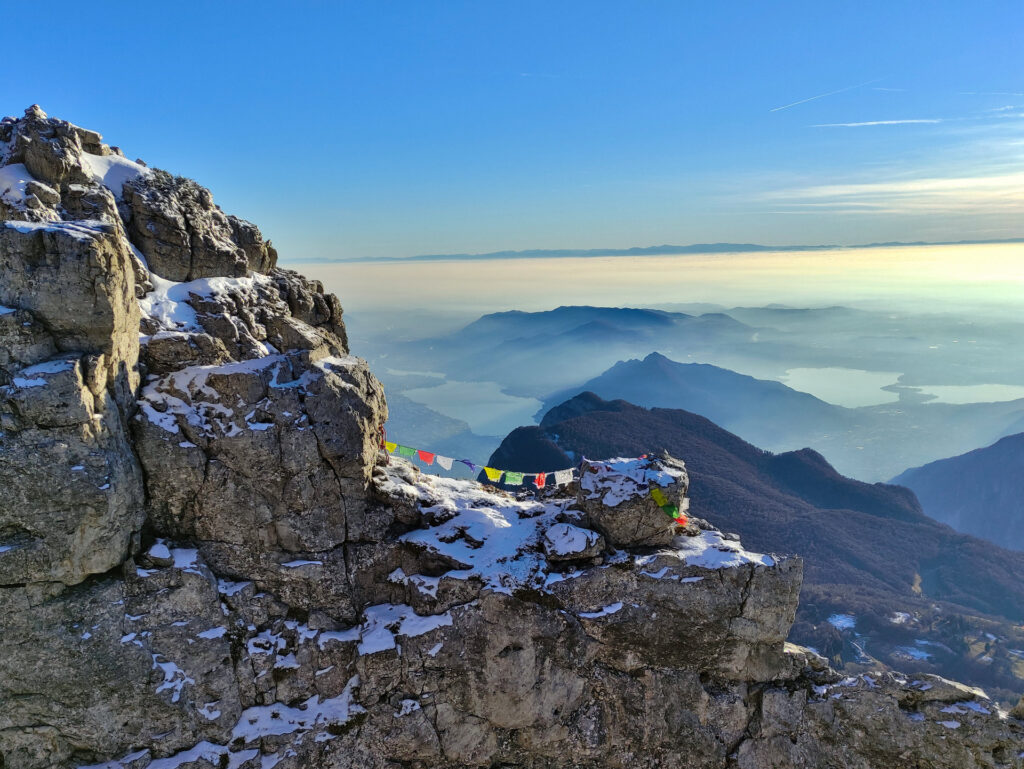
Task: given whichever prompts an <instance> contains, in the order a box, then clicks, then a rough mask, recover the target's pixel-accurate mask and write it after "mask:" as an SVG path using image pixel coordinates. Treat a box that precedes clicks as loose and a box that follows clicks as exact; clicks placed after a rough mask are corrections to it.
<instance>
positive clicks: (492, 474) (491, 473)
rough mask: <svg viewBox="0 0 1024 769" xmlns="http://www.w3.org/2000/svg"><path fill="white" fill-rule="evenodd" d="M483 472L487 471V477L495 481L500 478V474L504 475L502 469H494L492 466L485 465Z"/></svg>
mask: <svg viewBox="0 0 1024 769" xmlns="http://www.w3.org/2000/svg"><path fill="white" fill-rule="evenodd" d="M484 472H485V473H487V479H488V480H490V481H494V482H495V483H497V482H498V481H500V480H501V476H502V475H504V473H503V471H501V470H495V469H494V468H493V467H485V468H484Z"/></svg>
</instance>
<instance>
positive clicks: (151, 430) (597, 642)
mask: <svg viewBox="0 0 1024 769" xmlns="http://www.w3.org/2000/svg"><path fill="white" fill-rule="evenodd" d="M4 184H6V185H7V186H6V187H3V188H2V189H0V192H2V198H0V206H2V209H0V213H2V214H3V216H4V219H5V221H4V223H3V226H2V227H0V490H2V492H3V493H2V494H0V638H2V639H3V642H4V643H3V644H2V649H0V767H3V769H43V768H44V767H94V769H98V768H99V767H103V768H105V769H117V768H123V769H147V768H148V769H172V768H179V769H201V768H205V767H209V768H210V769H212V768H213V767H234V768H235V769H256V768H257V767H259V769H270V767H280V769H296V768H297V767H336V768H338V769H341V768H342V767H346V768H349V767H351V768H354V767H360V768H361V769H362V768H364V767H365V768H369V769H397V768H398V767H405V768H407V769H425V768H426V767H495V766H502V767H522V768H523V769H526V768H536V769H540V768H541V767H568V766H572V767H593V768H594V769H598V768H599V767H600V768H605V767H622V766H626V765H629V766H633V767H664V766H681V767H744V768H746V767H766V766H778V767H794V768H796V767H811V766H835V767H850V768H851V769H853V768H854V767H857V768H858V769H859V768H860V767H867V766H919V767H963V766H990V767H991V766H1017V767H1019V766H1021V763H1022V759H1021V751H1022V750H1024V745H1022V739H1024V725H1022V724H1021V723H1020V722H1019V721H1017V720H1014V719H1013V718H1011V717H1009V716H1007V715H1006V714H1004V713H1001V712H999V711H998V709H997V706H996V704H995V703H992V702H990V701H989V700H988V699H987V698H985V696H984V694H983V693H981V692H978V691H976V690H970V689H967V688H965V687H962V686H959V685H956V684H952V683H949V682H945V681H943V680H941V679H938V678H935V677H922V678H920V679H907V678H903V677H901V676H899V675H897V674H893V673H886V672H883V673H879V674H877V675H864V676H861V677H858V678H848V679H842V678H841V677H840V676H838V675H837V674H836V673H834V672H833V671H831V670H830V669H829V668H828V666H827V665H826V664H825V662H824V660H822V659H821V658H819V657H817V655H815V654H814V653H812V652H810V651H807V650H801V649H798V648H794V647H790V646H789V645H787V644H786V643H785V638H786V635H787V633H788V630H789V627H790V625H791V623H792V621H793V617H794V614H795V611H796V607H797V602H798V595H799V590H800V584H801V576H802V564H801V562H800V560H799V559H797V558H793V557H788V558H784V557H779V556H774V555H762V554H758V553H750V552H747V551H746V550H744V549H743V547H742V546H741V545H740V544H739V542H738V541H737V540H736V539H735V538H734V537H730V536H728V535H723V534H721V533H720V532H718V531H717V530H716V529H714V527H713V526H711V525H710V524H709V523H707V522H704V521H693V522H692V523H691V525H689V526H687V527H686V531H685V532H680V531H679V530H678V528H677V527H676V526H675V524H674V523H673V521H672V520H670V519H669V518H667V517H666V516H665V514H664V512H663V511H662V510H661V509H660V508H659V507H658V506H657V504H656V503H655V502H654V501H653V499H652V497H651V493H650V492H651V490H652V489H657V490H660V491H661V492H662V493H663V494H665V495H666V497H667V498H668V499H670V501H671V503H672V504H674V505H676V506H677V507H678V508H679V509H680V510H685V503H686V499H685V492H686V484H687V476H686V471H685V468H684V467H683V466H682V464H681V463H679V462H676V461H675V460H673V459H671V458H670V457H665V458H659V459H655V458H647V459H643V460H614V461H612V462H609V463H591V464H589V465H588V466H587V468H586V472H585V473H584V475H583V478H582V479H581V480H580V482H579V483H578V484H572V485H570V486H569V487H568V488H565V489H561V490H554V491H550V492H547V493H544V494H540V495H538V496H537V497H531V496H528V495H523V496H522V497H520V498H517V497H515V496H512V495H510V494H507V493H503V492H498V491H494V490H492V489H487V488H484V487H482V486H480V485H479V484H476V483H473V482H469V481H455V480H446V479H440V478H435V477H432V476H427V475H422V474H420V473H419V472H418V471H417V470H416V469H415V468H413V467H412V466H411V465H408V464H406V463H404V462H402V461H399V460H392V462H391V463H390V464H388V463H387V462H386V458H385V456H384V455H382V454H381V453H380V452H379V451H378V445H379V440H380V429H381V427H382V425H383V423H384V421H385V420H386V418H387V409H386V404H385V403H384V399H383V394H382V391H381V388H380V385H379V383H378V382H377V380H376V379H375V378H374V377H373V375H372V374H371V373H370V371H369V370H368V368H367V366H366V364H365V363H364V362H363V361H361V360H359V359H358V358H355V357H353V356H351V355H350V353H349V350H348V344H347V340H346V337H345V333H344V324H343V320H342V311H341V307H340V305H339V304H338V301H337V299H335V298H334V297H333V296H331V295H328V294H325V293H324V291H323V287H322V286H320V285H319V284H317V283H315V282H311V281H307V280H305V279H304V278H302V277H301V276H299V275H297V274H295V273H292V272H289V271H287V270H281V269H278V268H277V267H276V266H275V264H276V253H275V252H274V250H273V248H272V246H270V244H269V242H265V241H264V240H263V238H262V235H261V234H260V233H259V230H258V229H256V228H255V226H253V225H251V224H249V223H247V222H243V221H241V220H238V219H235V218H234V217H231V216H228V215H225V214H223V213H222V212H221V211H220V210H219V209H218V208H216V206H215V205H214V204H213V201H212V198H211V197H210V195H209V192H208V191H206V190H205V189H203V188H201V187H199V186H198V185H196V184H194V183H193V182H190V181H188V180H181V179H176V178H174V177H171V176H170V175H168V174H165V173H163V172H161V171H157V170H152V169H149V168H148V167H146V166H144V165H142V164H141V163H133V162H131V161H128V160H126V159H125V158H124V157H123V156H122V155H121V154H120V153H119V152H118V151H116V150H114V149H112V148H109V147H107V146H106V145H104V144H103V143H102V140H101V137H100V136H99V135H98V134H95V133H94V132H91V131H86V130H84V129H80V128H77V127H76V126H73V125H71V124H69V123H66V122H63V121H57V120H53V119H50V118H48V117H46V115H45V113H43V112H42V110H40V109H38V108H37V107H33V108H31V109H30V110H28V111H27V113H26V116H25V117H24V118H20V119H18V120H13V119H6V120H5V121H3V122H2V123H0V185H4Z"/></svg>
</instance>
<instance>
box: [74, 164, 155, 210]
mask: <svg viewBox="0 0 1024 769" xmlns="http://www.w3.org/2000/svg"><path fill="white" fill-rule="evenodd" d="M82 168H83V170H84V171H85V172H86V173H87V174H89V176H91V177H92V180H93V181H94V182H98V183H100V184H102V185H103V186H104V187H106V188H107V189H108V190H110V191H111V192H113V193H114V197H116V198H118V199H120V198H121V193H122V189H121V188H122V187H123V186H124V183H125V182H130V181H133V180H135V179H138V178H139V177H140V176H148V175H149V174H151V173H153V172H152V171H151V170H150V169H149V168H147V167H146V166H144V165H141V164H139V163H135V162H133V161H131V160H128V158H123V157H121V156H120V155H90V154H89V153H88V152H83V153H82Z"/></svg>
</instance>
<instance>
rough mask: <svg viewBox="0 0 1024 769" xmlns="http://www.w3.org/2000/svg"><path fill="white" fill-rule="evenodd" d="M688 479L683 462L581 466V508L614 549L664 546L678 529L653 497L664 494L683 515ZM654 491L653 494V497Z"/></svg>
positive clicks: (648, 461)
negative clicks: (615, 547)
mask: <svg viewBox="0 0 1024 769" xmlns="http://www.w3.org/2000/svg"><path fill="white" fill-rule="evenodd" d="M688 485H689V479H688V477H687V475H686V468H685V467H684V466H683V463H682V462H679V461H677V460H674V459H672V458H668V459H667V460H662V461H658V462H657V467H655V460H653V459H651V460H647V461H645V462H636V461H624V462H619V461H617V460H614V459H610V460H607V461H604V462H585V463H584V464H583V466H582V468H581V470H580V484H579V492H578V498H579V504H580V507H582V508H583V509H584V510H585V511H586V512H587V514H588V515H589V517H590V520H591V522H592V523H593V525H594V528H596V529H597V530H598V531H601V532H602V533H603V534H604V535H605V537H606V538H607V539H608V541H609V542H610V543H611V544H612V545H615V546H621V547H637V546H643V545H667V544H669V543H670V542H671V541H672V540H673V538H674V537H675V536H676V534H677V533H678V531H679V529H680V527H679V525H678V524H677V523H675V522H674V521H673V520H672V518H671V517H669V516H668V515H667V514H666V513H665V511H664V510H662V509H661V507H660V506H659V505H658V503H657V502H656V501H655V499H654V498H653V497H652V496H651V493H652V492H654V493H658V492H660V493H662V494H664V496H665V498H666V499H667V500H668V501H669V503H671V504H672V505H674V506H675V507H676V508H677V509H678V510H679V512H681V513H684V514H685V512H686V510H687V505H688V502H687V499H686V489H687V486H688ZM655 490H656V491H655Z"/></svg>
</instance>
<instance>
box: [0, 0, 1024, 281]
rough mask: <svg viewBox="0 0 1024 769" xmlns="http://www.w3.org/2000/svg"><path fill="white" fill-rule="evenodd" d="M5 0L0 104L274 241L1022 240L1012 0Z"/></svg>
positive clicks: (293, 248)
mask: <svg viewBox="0 0 1024 769" xmlns="http://www.w3.org/2000/svg"><path fill="white" fill-rule="evenodd" d="M8 6H9V7H5V8H4V27H5V29H6V30H8V31H9V32H11V33H12V34H10V35H8V39H6V40H5V55H6V56H7V58H8V60H9V61H11V62H19V64H18V66H17V68H16V70H13V71H12V73H11V75H12V76H11V77H6V78H4V80H3V83H2V84H0V94H2V95H3V104H4V106H3V110H2V111H3V112H4V113H5V114H19V113H20V112H21V110H23V109H24V108H25V107H27V106H28V105H29V104H31V103H33V102H38V103H40V104H41V105H42V106H43V108H44V109H46V110H47V111H48V112H49V113H50V114H52V115H56V116H59V117H62V118H65V119H68V120H71V121H72V122H76V123H78V124H80V125H84V126H87V127H91V128H95V129H98V130H100V131H102V132H104V133H105V135H106V137H107V138H108V140H109V141H111V142H113V143H115V144H118V145H120V146H121V147H122V148H123V149H124V150H125V152H126V153H127V154H128V155H129V157H132V158H135V157H139V156H141V157H142V158H143V159H145V160H146V161H147V162H149V163H150V164H152V165H156V166H159V167H164V168H167V169H170V170H172V171H174V172H175V173H180V174H183V175H187V176H191V177H194V178H196V179H198V180H199V181H201V182H202V183H203V184H205V185H207V186H209V187H210V188H211V189H212V190H213V191H214V193H215V195H216V197H217V200H218V202H219V203H220V204H221V205H222V207H223V208H224V209H225V210H226V211H229V212H232V213H237V214H239V215H241V216H244V217H246V218H248V219H251V220H253V221H255V222H257V223H258V224H259V225H260V227H261V228H262V229H263V231H264V232H265V233H266V234H267V235H268V236H269V237H271V238H272V239H273V240H274V242H275V243H276V244H277V245H278V247H279V249H280V252H281V254H282V258H283V259H284V260H285V261H293V262H299V261H302V260H304V259H326V258H353V257H362V256H408V255H413V254H421V253H461V252H482V251H496V250H504V249H525V248H602V247H609V248H611V247H629V246H643V245H652V244H660V243H676V244H687V243H694V242H722V241H725V242H740V243H743V242H756V243H765V244H770V245H780V246H781V245H788V244H824V243H829V244H834V243H838V244H855V243H866V242H875V241H896V240H898V241H917V240H926V241H955V240H962V239H997V238H1010V237H1019V236H1022V235H1024V230H1022V228H1021V225H1020V222H1021V221H1022V219H1021V217H1022V214H1024V139H1022V138H1021V137H1022V135H1024V134H1022V130H1021V129H1022V128H1024V66H1022V64H1024V61H1022V54H1021V51H1022V50H1024V4H1022V3H1021V2H1019V0H993V1H992V2H986V3H983V4H975V3H965V2H961V1H960V0H937V1H936V2H929V3H910V2H892V0H867V1H866V2H860V3H843V4H839V3H811V2H798V1H796V0H789V1H787V2H780V3H740V4H736V3H680V2H675V1H674V0H673V1H671V2H669V1H668V0H665V1H663V2H659V1H657V0H655V1H653V2H645V3H619V2H605V1H603V0H586V2H584V1H583V0H571V1H569V2H559V3H551V2H548V1H547V0H543V1H542V0H524V1H523V2H514V3H513V2H487V3H480V2H470V1H469V0H462V1H460V0H453V1H452V2H443V3H442V2H409V1H402V2H397V1H393V2H387V1H386V0H382V1H381V2H368V3H350V2H314V1H312V0H304V1H303V0H300V1H298V2H293V3H287V4H281V3H276V2H269V1H267V0H253V1H252V2H247V3H244V4H243V3H231V2H224V3H208V2H198V1H196V0H184V1H183V2H177V3H139V2H128V1H127V0H113V1H112V2H109V3H105V4H104V5H103V12H96V11H95V9H93V8H90V7H86V6H83V5H81V4H80V3H72V2H68V1H67V0H54V2H48V3H45V4H40V3H11V4H8ZM15 32H16V34H14V33H15ZM55 40H59V41H60V44H59V45H54V44H53V41H55ZM43 51H45V53H42V52H43Z"/></svg>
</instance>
